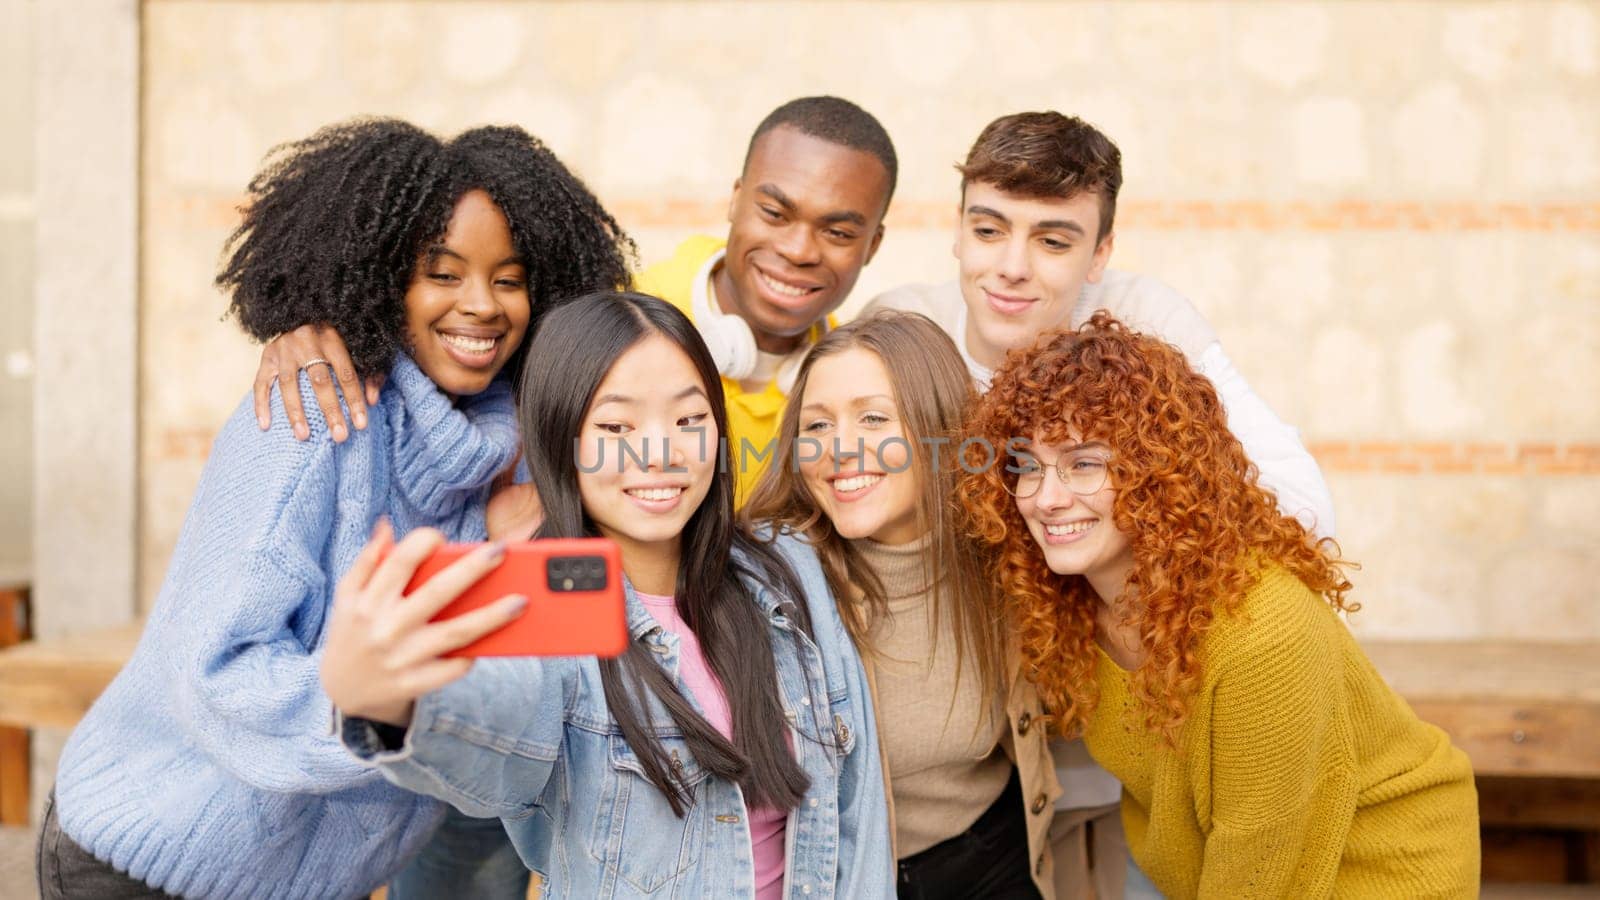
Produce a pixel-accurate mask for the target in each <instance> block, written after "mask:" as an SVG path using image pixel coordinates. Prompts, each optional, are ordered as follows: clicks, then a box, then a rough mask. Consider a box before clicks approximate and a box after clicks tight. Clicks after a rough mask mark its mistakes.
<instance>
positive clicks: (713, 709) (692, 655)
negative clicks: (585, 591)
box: [635, 591, 788, 900]
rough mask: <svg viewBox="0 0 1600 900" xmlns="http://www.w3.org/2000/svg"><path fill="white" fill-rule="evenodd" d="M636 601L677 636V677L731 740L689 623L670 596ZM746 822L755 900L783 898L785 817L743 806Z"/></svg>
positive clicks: (729, 718) (729, 717) (724, 709)
mask: <svg viewBox="0 0 1600 900" xmlns="http://www.w3.org/2000/svg"><path fill="white" fill-rule="evenodd" d="M635 594H636V595H637V596H638V598H639V602H640V603H643V604H644V608H645V609H647V610H649V611H650V615H651V616H653V617H654V618H655V620H656V622H657V623H659V624H660V625H661V627H662V628H665V629H666V630H668V631H670V632H672V633H673V634H675V635H677V637H678V676H679V677H680V678H682V679H683V684H684V686H685V687H687V688H688V689H689V693H690V694H693V695H694V699H695V700H697V701H699V703H700V709H701V711H702V712H703V713H705V717H706V721H708V722H710V723H711V725H712V727H714V728H716V729H717V730H718V731H720V732H722V736H723V737H725V738H728V739H729V740H732V739H733V713H732V712H731V711H729V709H728V696H727V694H725V693H723V690H722V684H721V683H720V682H718V681H717V676H716V675H715V674H714V673H713V672H712V671H711V667H710V666H708V665H706V658H705V654H703V653H701V652H700V641H699V640H698V639H696V638H695V636H694V632H693V631H690V630H689V625H688V623H686V622H684V621H683V618H682V617H681V616H679V615H678V607H677V605H676V604H675V603H674V602H673V598H671V597H663V596H661V595H659V594H646V593H644V592H643V591H635ZM745 821H747V822H749V823H750V849H751V857H752V859H753V861H754V862H755V870H756V900H779V898H781V897H782V896H783V845H784V827H785V825H786V823H787V821H788V814H787V813H783V812H780V811H778V810H775V809H756V810H752V809H749V808H748V807H746V809H745Z"/></svg>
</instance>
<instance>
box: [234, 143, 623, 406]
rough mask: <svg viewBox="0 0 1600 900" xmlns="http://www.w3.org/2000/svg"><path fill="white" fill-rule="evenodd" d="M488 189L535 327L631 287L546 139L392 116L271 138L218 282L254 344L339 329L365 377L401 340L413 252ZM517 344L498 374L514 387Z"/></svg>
mask: <svg viewBox="0 0 1600 900" xmlns="http://www.w3.org/2000/svg"><path fill="white" fill-rule="evenodd" d="M471 190H483V191H485V192H486V193H488V195H489V196H490V198H492V199H493V200H494V202H495V204H496V205H497V206H499V208H500V211H501V212H502V213H503V214H504V215H505V217H506V221H507V223H509V225H510V228H511V241H512V245H513V246H514V247H515V248H516V252H517V256H518V258H519V259H520V260H521V262H522V263H523V265H524V267H525V268H526V269H527V272H528V299H529V304H530V306H531V307H532V314H533V320H532V321H531V322H530V323H529V325H530V329H529V330H530V332H531V330H532V326H533V325H535V324H537V322H538V320H539V317H540V315H541V314H542V313H544V312H545V311H547V310H549V309H551V308H552V307H553V306H555V305H556V304H558V303H561V302H562V301H565V300H569V299H572V298H574V297H579V296H582V295H584V294H587V293H590V292H592V291H596V290H613V289H616V288H619V287H625V286H627V284H628V283H629V275H628V271H629V266H630V264H631V263H632V262H633V259H634V255H635V250H634V245H633V242H632V240H631V239H630V238H628V236H627V235H626V234H625V233H623V231H622V229H621V228H620V227H619V226H618V225H617V223H616V221H615V220H614V219H612V217H611V215H610V214H609V213H607V212H606V211H605V209H604V208H602V207H601V206H600V202H599V201H598V200H596V199H595V197H594V195H593V194H592V193H590V192H589V189H588V188H587V187H585V186H584V184H583V182H582V181H580V180H579V179H578V178H577V176H575V175H573V174H572V172H570V171H568V170H567V168H566V166H564V165H562V164H561V161H560V160H558V159H557V158H556V156H555V154H553V153H551V152H550V150H549V149H548V148H546V147H545V146H544V144H542V143H540V142H539V140H538V139H537V138H535V137H533V136H532V135H530V134H528V133H527V132H526V131H523V130H522V129H521V128H516V127H512V126H488V127H481V128H473V129H471V130H469V131H465V132H462V133H461V134H459V135H457V136H456V137H455V138H453V139H451V140H449V141H444V140H441V139H439V138H437V137H435V136H433V135H431V134H429V133H428V132H426V131H424V130H422V129H420V128H418V127H416V126H415V125H412V124H410V123H407V122H403V121H399V120H397V119H354V120H351V121H348V122H342V123H339V124H336V125H330V126H328V127H326V128H323V129H321V130H319V131H318V132H316V133H315V134H313V135H312V136H311V137H308V138H305V139H304V140H300V141H294V142H291V143H287V144H282V145H279V146H278V147H275V148H273V150H272V151H271V152H270V153H269V154H268V155H267V160H266V163H265V164H264V166H263V168H262V170H261V171H260V172H259V173H257V174H256V176H255V178H253V179H252V180H251V181H250V185H249V188H248V191H249V199H248V202H247V203H246V205H245V206H244V207H243V208H242V209H241V212H242V213H243V214H244V221H243V222H242V223H241V224H240V225H239V227H238V229H237V230H235V231H234V232H233V234H232V235H231V236H230V237H229V238H228V241H227V243H226V245H224V249H223V253H224V254H225V255H227V257H228V258H227V260H226V262H225V264H224V265H223V266H222V270H221V272H220V273H219V274H218V275H217V280H216V283H217V286H218V287H220V288H222V289H224V290H227V291H230V292H231V294H232V302H231V304H230V306H229V312H230V313H231V314H232V315H233V316H234V317H235V318H237V319H238V322H239V325H240V326H241V327H242V328H243V329H244V330H245V332H246V333H248V334H249V335H250V336H251V337H253V338H255V339H256V340H258V341H266V340H270V339H271V338H273V337H276V336H277V335H280V334H283V333H284V332H287V331H292V330H294V329H295V328H298V327H300V326H302V325H308V324H321V325H328V326H331V327H333V328H334V330H336V331H338V332H339V335H340V337H342V338H343V339H344V342H345V345H346V346H347V347H348V348H349V350H350V359H351V361H352V362H354V363H355V366H356V370H357V371H358V372H359V373H360V374H361V375H363V376H367V375H372V374H379V373H384V372H387V371H388V370H389V367H390V365H391V364H392V363H393V361H394V357H395V354H396V353H398V352H400V351H401V350H402V349H404V348H405V346H406V344H407V338H406V333H405V296H406V289H407V287H408V286H409V285H410V283H411V279H412V275H413V272H414V271H415V269H416V266H417V261H418V259H419V257H421V255H422V254H424V253H425V252H426V251H427V250H428V249H429V248H431V247H433V246H434V245H435V244H437V243H438V242H439V241H441V240H442V239H443V236H444V233H445V230H446V228H447V227H448V225H449V223H450V217H451V215H452V214H453V213H454V210H455V206H456V203H457V201H459V200H460V199H461V196H462V195H463V194H465V193H467V192H468V191H471ZM526 346H527V345H526V342H524V344H523V347H519V348H518V349H517V353H516V354H515V355H514V356H512V358H511V359H510V360H508V362H507V365H506V366H505V368H504V370H503V373H504V374H505V376H506V377H510V378H512V379H513V383H514V384H515V383H517V381H518V379H516V373H518V372H520V370H521V368H522V361H523V358H524V356H525V355H526Z"/></svg>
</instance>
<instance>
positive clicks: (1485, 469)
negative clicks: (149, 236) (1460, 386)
mask: <svg viewBox="0 0 1600 900" xmlns="http://www.w3.org/2000/svg"><path fill="white" fill-rule="evenodd" d="M215 437H216V430H215V429H210V428H165V429H162V430H161V431H160V432H159V433H158V436H157V438H156V440H155V442H154V444H153V445H151V446H150V447H149V448H148V449H149V453H150V457H151V458H153V459H154V460H156V461H160V462H183V461H194V462H198V461H201V460H204V459H205V458H206V455H207V454H209V453H210V452H211V442H212V440H213V439H215ZM1308 449H1309V450H1310V451H1311V455H1312V456H1314V457H1316V459H1317V463H1318V465H1320V466H1322V468H1323V470H1324V471H1328V472H1340V473H1355V474H1361V473H1372V474H1383V475H1531V476H1555V475H1600V444H1553V443H1536V442H1525V443H1516V442H1503V443H1494V442H1469V441H1409V442H1407V441H1314V442H1312V443H1311V444H1310V446H1309V448H1308Z"/></svg>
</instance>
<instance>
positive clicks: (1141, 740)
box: [1085, 568, 1478, 900]
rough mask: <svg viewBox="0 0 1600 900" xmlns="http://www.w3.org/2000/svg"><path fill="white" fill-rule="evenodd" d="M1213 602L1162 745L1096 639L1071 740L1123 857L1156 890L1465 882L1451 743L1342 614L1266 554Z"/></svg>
mask: <svg viewBox="0 0 1600 900" xmlns="http://www.w3.org/2000/svg"><path fill="white" fill-rule="evenodd" d="M1240 612H1241V615H1238V616H1233V617H1219V620H1218V623H1217V625H1216V627H1215V628H1214V629H1213V630H1212V631H1211V633H1210V634H1208V635H1207V636H1206V638H1205V641H1204V643H1203V645H1202V648H1201V661H1202V666H1203V672H1204V676H1203V681H1202V684H1201V687H1200V688H1199V690H1198V691H1197V692H1196V694H1195V696H1194V699H1193V701H1192V704H1191V709H1190V712H1189V717H1188V719H1187V720H1186V721H1185V722H1184V725H1183V727H1182V730H1181V733H1180V736H1179V740H1178V746H1177V749H1176V751H1174V750H1173V749H1172V748H1169V747H1167V746H1166V745H1165V744H1164V743H1163V742H1162V740H1161V738H1160V737H1159V736H1158V735H1156V734H1154V733H1152V732H1150V731H1148V730H1146V729H1145V727H1144V725H1143V721H1144V716H1143V711H1142V710H1141V709H1140V708H1139V707H1138V705H1137V704H1136V703H1135V702H1134V700H1133V695H1132V693H1131V690H1130V685H1129V679H1128V673H1127V672H1126V671H1124V670H1123V669H1121V668H1120V667H1118V666H1117V664H1116V663H1114V662H1112V661H1111V659H1110V657H1108V656H1106V655H1105V654H1103V653H1102V654H1100V658H1099V662H1098V669H1097V673H1096V677H1097V679H1098V681H1099V684H1100V703H1099V706H1098V707H1096V709H1095V712H1094V715H1093V716H1092V717H1091V720H1090V722H1089V723H1088V727H1087V731H1086V733H1085V740H1086V742H1087V744H1088V747H1089V751H1090V753H1091V754H1093V756H1094V758H1095V760H1096V761H1097V762H1099V763H1100V764H1101V765H1102V766H1104V767H1106V768H1107V769H1108V770H1110V771H1111V773H1112V774H1114V775H1116V776H1117V778H1118V779H1119V780H1121V781H1122V784H1123V795H1122V820H1123V824H1124V826H1125V828H1126V830H1127V836H1128V845H1129V847H1130V849H1131V850H1132V852H1133V857H1134V860H1135V861H1136V862H1137V863H1138V864H1139V868H1140V869H1142V870H1144V872H1145V874H1147V875H1149V876H1150V879H1151V880H1152V881H1153V882H1155V884H1156V886H1157V887H1159V888H1160V889H1161V892H1162V893H1163V894H1165V895H1166V896H1167V897H1168V898H1173V900H1177V898H1186V897H1228V898H1235V897H1238V898H1244V897H1294V898H1314V897H1330V896H1338V897H1341V898H1343V897H1363V898H1364V897H1382V898H1391V897H1392V898H1395V900H1416V898H1422V897H1471V896H1475V895H1476V893H1477V888H1478V804H1477V792H1476V790H1475V789H1474V787H1473V783H1472V765H1471V763H1470V762H1469V761H1468V760H1467V756H1466V754H1464V753H1462V752H1461V751H1460V750H1458V749H1456V748H1454V747H1452V746H1451V745H1450V740H1449V738H1447V737H1446V736H1445V734H1444V732H1442V731H1440V730H1439V729H1438V728H1435V727H1434V726H1432V725H1429V724H1427V723H1425V722H1423V721H1422V720H1420V719H1418V718H1417V716H1416V714H1415V713H1413V712H1412V711H1411V708H1410V707H1409V706H1407V705H1406V703H1405V701H1404V700H1402V699H1400V698H1399V697H1398V696H1396V695H1395V693H1394V692H1393V691H1391V690H1390V689H1389V687H1388V685H1387V684H1385V683H1384V681H1383V679H1382V678H1381V677H1379V675H1378V673H1377V671H1376V670H1375V669H1373V667H1372V663H1371V662H1369V661H1368V660H1367V657H1366V655H1365V654H1363V653H1362V652H1361V649H1360V648H1359V647H1358V646H1356V642H1355V640H1354V639H1353V638H1352V637H1351V635H1350V632H1349V630H1348V629H1346V628H1345V626H1344V623H1343V622H1341V621H1340V620H1339V618H1338V617H1337V616H1336V615H1335V614H1334V612H1333V610H1332V609H1331V608H1330V607H1329V606H1328V604H1327V603H1326V601H1324V600H1323V599H1322V598H1321V597H1320V596H1318V595H1317V594H1316V593H1314V592H1313V591H1311V590H1310V589H1308V588H1307V587H1306V586H1305V585H1304V584H1302V583H1301V582H1300V581H1299V580H1298V579H1296V578H1295V577H1294V576H1292V575H1290V574H1289V573H1288V572H1287V571H1285V570H1283V569H1279V568H1271V569H1268V570H1267V571H1266V573H1265V574H1264V575H1263V576H1262V578H1261V580H1260V582H1259V583H1257V585H1256V586H1255V587H1254V588H1252V589H1251V591H1250V592H1249V593H1248V594H1247V595H1246V598H1245V602H1244V605H1243V607H1242V608H1241V610H1240Z"/></svg>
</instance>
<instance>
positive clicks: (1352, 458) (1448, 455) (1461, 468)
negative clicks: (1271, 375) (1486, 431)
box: [1308, 441, 1600, 476]
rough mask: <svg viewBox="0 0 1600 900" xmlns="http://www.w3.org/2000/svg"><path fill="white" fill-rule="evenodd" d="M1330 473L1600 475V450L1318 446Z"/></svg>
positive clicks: (1464, 444)
mask: <svg viewBox="0 0 1600 900" xmlns="http://www.w3.org/2000/svg"><path fill="white" fill-rule="evenodd" d="M1308 449H1309V450H1310V451H1311V455H1312V456H1315V457H1316V458H1317V463H1318V464H1319V465H1321V466H1322V468H1323V469H1324V470H1325V471H1329V472H1350V473H1364V472H1371V473H1381V474H1386V475H1535V476H1546V475H1600V444H1553V443H1534V442H1529V443H1494V442H1468V441H1459V442H1457V441H1435V442H1430V441H1410V442H1401V441H1316V442H1313V443H1312V444H1311V445H1310V447H1309V448H1308Z"/></svg>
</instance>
